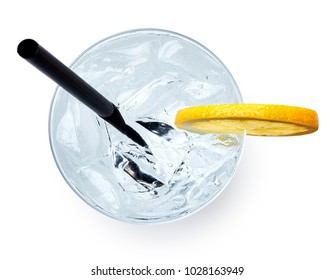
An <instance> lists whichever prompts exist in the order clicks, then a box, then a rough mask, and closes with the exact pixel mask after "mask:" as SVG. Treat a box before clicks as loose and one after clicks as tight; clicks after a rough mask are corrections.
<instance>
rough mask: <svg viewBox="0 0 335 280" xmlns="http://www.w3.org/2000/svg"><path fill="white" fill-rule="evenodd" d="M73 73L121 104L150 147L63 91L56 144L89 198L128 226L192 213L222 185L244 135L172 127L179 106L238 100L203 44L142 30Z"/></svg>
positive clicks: (54, 121) (93, 52)
mask: <svg viewBox="0 0 335 280" xmlns="http://www.w3.org/2000/svg"><path fill="white" fill-rule="evenodd" d="M72 69H74V70H75V72H77V73H78V74H79V75H80V76H81V77H82V78H83V79H84V80H86V81H87V82H88V83H90V84H91V85H92V86H93V87H95V88H96V89H97V90H98V91H99V92H100V93H101V94H103V95H105V96H106V97H107V98H108V99H109V100H111V101H112V102H113V103H114V104H115V105H117V106H118V108H119V110H120V112H121V113H122V115H123V117H124V118H125V120H126V122H127V123H128V124H129V125H131V126H132V127H133V128H134V129H135V130H136V131H137V132H138V133H140V135H141V136H142V137H143V139H144V140H145V141H146V143H147V144H148V145H149V148H150V149H149V150H146V149H144V148H143V147H141V146H138V145H136V143H134V142H132V141H131V140H130V139H128V138H127V137H126V136H124V135H122V134H121V133H120V132H118V131H117V130H116V129H115V128H114V127H112V126H111V125H109V124H108V123H105V122H104V121H103V120H102V119H101V118H99V117H97V116H96V114H95V113H93V112H91V111H90V110H89V109H88V108H86V107H85V106H84V105H83V104H81V103H80V102H78V101H77V100H75V99H74V98H73V97H72V96H70V95H68V94H67V93H66V92H65V91H63V90H62V89H58V90H57V93H56V95H55V99H54V102H53V106H52V110H51V117H50V138H51V145H52V148H53V152H54V155H55V159H56V162H57V164H58V166H59V168H60V170H61V172H62V174H63V176H64V177H65V179H66V180H67V182H68V183H69V184H70V186H71V187H72V188H73V189H74V190H75V191H76V192H77V193H78V194H79V195H80V196H81V197H82V198H83V199H84V200H85V201H86V202H87V203H89V204H90V205H91V206H93V207H94V208H95V209H97V210H99V211H101V212H102V213H104V214H106V215H108V216H111V217H113V218H115V219H118V220H122V221H126V222H135V223H136V222H138V223H145V222H149V223H150V222H165V221H171V220H174V219H179V218H181V217H183V216H185V215H188V214H191V213H193V212H195V211H196V210H198V209H200V208H201V207H202V206H204V205H206V204H208V203H209V202H210V201H211V200H212V199H213V198H214V197H216V196H217V195H218V193H220V191H221V190H222V189H223V188H224V187H225V186H226V184H227V183H228V181H229V180H230V178H231V177H232V175H233V173H234V171H235V169H236V165H237V162H238V159H239V155H240V152H241V147H242V142H243V136H241V135H233V134H227V135H214V134H207V135H197V134H193V133H188V132H185V131H182V130H178V129H176V128H175V127H174V118H175V114H176V112H177V111H178V110H179V109H181V108H184V107H187V106H194V105H204V104H213V103H239V102H241V97H240V94H239V92H238V89H237V87H236V85H235V82H234V81H233V79H232V77H231V75H230V74H229V72H228V71H227V69H226V68H225V67H224V66H223V65H222V64H221V62H220V61H218V60H217V59H216V58H215V57H214V56H213V55H212V54H210V53H208V51H207V50H206V49H204V48H203V47H201V46H199V45H196V43H195V42H193V41H191V40H189V39H187V38H184V37H182V36H180V35H177V34H174V33H169V34H168V33H166V32H164V31H151V32H149V31H141V32H137V33H136V32H135V33H129V34H122V35H119V36H116V37H113V38H110V39H109V40H106V41H102V42H100V43H98V44H97V45H95V46H94V47H93V48H91V49H90V50H89V51H88V52H86V53H84V54H83V55H82V56H81V57H80V58H79V59H78V60H77V61H76V62H75V63H74V65H73V66H72Z"/></svg>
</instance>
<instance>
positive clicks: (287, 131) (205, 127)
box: [175, 104, 319, 136]
mask: <svg viewBox="0 0 335 280" xmlns="http://www.w3.org/2000/svg"><path fill="white" fill-rule="evenodd" d="M175 125H176V126H177V127H178V128H181V129H184V130H188V131H191V132H195V133H199V134H205V133H243V131H246V133H247V134H248V135H256V136H290V135H302V134H308V133H312V132H315V131H316V130H317V129H318V127H319V122H318V115H317V113H316V112H315V111H314V110H311V109H307V108H301V107H295V106H286V105H272V104H217V105H206V106H195V107H189V108H185V109H182V110H180V111H178V112H177V115H176V119H175Z"/></svg>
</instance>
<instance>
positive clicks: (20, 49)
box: [17, 39, 38, 59]
mask: <svg viewBox="0 0 335 280" xmlns="http://www.w3.org/2000/svg"><path fill="white" fill-rule="evenodd" d="M37 50H38V43H37V42H36V41H34V40H33V39H25V40H23V41H21V42H20V43H19V45H18V46H17V53H18V54H19V55H20V56H21V57H22V58H25V59H28V58H32V57H33V56H34V55H35V54H36V52H37Z"/></svg>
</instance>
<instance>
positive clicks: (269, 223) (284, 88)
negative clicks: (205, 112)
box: [0, 0, 335, 280]
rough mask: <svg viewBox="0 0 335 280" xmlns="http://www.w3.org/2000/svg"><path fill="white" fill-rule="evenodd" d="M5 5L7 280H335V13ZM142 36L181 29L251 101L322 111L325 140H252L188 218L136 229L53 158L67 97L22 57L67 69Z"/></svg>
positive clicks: (268, 5)
mask: <svg viewBox="0 0 335 280" xmlns="http://www.w3.org/2000/svg"><path fill="white" fill-rule="evenodd" d="M5 3H6V4H5ZM0 5H1V7H0V13H1V15H0V26H1V37H2V38H1V44H0V46H1V67H0V73H1V75H0V77H1V89H2V90H1V99H0V100H1V101H0V106H1V109H0V122H1V138H0V141H1V145H0V149H1V150H0V161H1V170H2V171H1V183H0V184H1V203H0V207H1V208H0V215H1V219H0V221H1V230H0V235H1V238H0V255H1V268H0V278H1V279H6V280H11V279H49V280H53V279H81V280H84V279H113V278H112V277H103V276H100V277H93V276H91V275H90V270H91V269H92V268H94V267H95V266H97V265H99V266H100V267H108V266H115V267H119V268H128V267H132V266H134V267H143V266H145V265H149V266H150V267H152V268H157V267H163V268H175V269H180V270H182V272H183V269H184V267H186V266H244V267H245V273H244V276H242V277H231V278H228V277H222V278H220V277H215V276H208V277H206V278H205V279H257V280H259V279H335V269H334V264H335V255H334V252H335V241H334V238H335V237H334V236H335V229H334V223H335V222H334V220H335V219H334V216H335V203H334V198H335V197H334V196H335V183H334V157H335V152H334V141H335V140H334V137H335V132H334V131H335V126H334V119H335V117H334V114H335V103H334V93H335V75H334V74H335V70H334V69H335V55H334V53H335V41H334V38H335V36H334V34H335V32H334V29H335V16H334V14H335V10H334V8H333V7H334V6H333V5H332V1H324V0H318V1H294V0H291V1H259V0H256V1H238V0H237V1H210V0H208V1H181V0H178V1H175V0H169V1H145V0H142V1H127V0H119V1H99V0H96V1H84V0H83V1H69V0H67V1H64V0H58V1H38V0H30V1H24V0H21V1H20V0H13V1H2V2H1V4H0ZM142 27H153V28H163V29H169V30H173V31H176V32H179V33H182V34H185V35H187V36H189V37H191V38H193V39H195V40H197V41H199V42H201V43H202V44H204V45H205V46H207V47H208V48H209V49H211V50H212V51H213V52H214V53H215V54H216V55H217V56H218V57H219V58H220V59H221V60H222V61H223V62H224V63H225V64H226V65H227V67H228V68H229V70H230V71H231V72H232V74H233V76H234V77H235V79H236V81H237V84H238V85H239V87H240V90H241V93H242V95H243V98H244V101H245V102H250V103H251V102H254V103H257V102H259V103H280V104H288V105H298V106H303V107H309V108H313V109H315V110H317V111H318V114H319V118H320V129H319V131H318V132H317V133H315V134H312V135H307V136H301V137H291V138H252V137H248V138H247V139H246V144H245V148H244V153H243V155H242V160H241V164H240V166H239V168H238V170H237V172H236V174H235V177H234V178H233V180H232V182H231V184H230V185H229V187H228V188H227V189H226V190H225V191H224V192H223V193H222V194H221V196H220V197H219V198H218V199H216V200H215V201H214V202H213V203H212V204H211V205H209V206H208V207H206V208H205V209H203V210H202V211H200V212H198V213H197V214H195V215H193V216H191V217H189V218H187V219H184V220H181V221H178V222H173V223H168V224H161V225H152V226H148V225H144V226H143V225H131V224H126V223H121V222H118V221H115V220H112V219H110V218H108V217H105V216H103V215H102V214H100V213H98V212H96V211H94V210H93V209H91V208H90V207H89V206H87V205H86V204H85V203H84V202H82V201H81V200H80V199H79V198H78V197H77V196H76V195H75V194H74V192H73V191H72V190H71V189H70V188H69V187H68V186H67V184H66V183H65V181H64V180H63V178H62V176H61V175H60V173H59V172H58V169H57V167H56V165H55V163H54V160H53V157H52V154H51V150H50V147H49V140H48V112H49V107H50V103H51V99H52V95H53V92H54V90H55V88H56V86H55V84H54V83H53V82H52V81H51V80H49V79H48V78H46V77H45V76H43V75H42V74H41V73H39V72H38V71H37V70H35V69H33V67H32V66H31V65H29V64H28V63H27V62H25V61H23V60H22V59H21V58H20V57H19V56H18V55H17V53H16V47H17V44H18V43H19V42H20V41H21V40H22V39H25V38H27V37H31V38H34V39H35V40H37V41H38V42H39V43H40V44H41V45H43V46H44V47H45V48H47V49H48V50H49V51H50V52H52V53H53V54H55V55H56V56H57V57H58V58H59V59H60V60H61V61H63V62H64V63H65V64H67V65H69V64H71V62H72V61H73V60H74V59H75V58H76V57H77V56H78V55H79V54H80V53H81V52H82V51H83V50H85V49H86V48H87V47H89V46H90V45H92V44H93V43H95V42H96V41H98V40H100V39H103V38H105V37H107V36H109V35H112V34H115V33H118V32H121V31H125V30H128V29H134V28H142ZM114 278H115V277H114ZM151 278H152V279H184V278H185V279H191V278H192V277H190V276H188V277H187V276H184V275H183V273H179V274H178V276H175V277H165V278H163V277H162V278H158V277H157V278H156V277H151ZM201 278H203V277H201ZM116 279H127V278H126V277H119V278H116ZM131 279H140V278H138V277H137V278H135V277H133V278H131ZM143 279H144V278H143ZM146 279H147V278H146ZM197 279H200V278H199V277H197Z"/></svg>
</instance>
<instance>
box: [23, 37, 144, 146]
mask: <svg viewBox="0 0 335 280" xmlns="http://www.w3.org/2000/svg"><path fill="white" fill-rule="evenodd" d="M17 52H18V54H19V55H20V56H21V57H22V58H24V59H25V60H27V61H28V62H29V63H31V64H32V65H33V66H35V67H36V68H37V69H39V70H40V71H41V72H43V73H44V74H45V75H47V76H48V77H49V78H51V79H52V80H53V81H55V82H56V83H57V84H58V85H59V86H60V87H62V88H63V89H65V90H66V91H67V92H68V93H70V94H72V95H73V96H74V97H75V98H77V99H78V100H80V101H81V102H82V103H84V104H85V105H86V106H88V107H89V108H91V109H92V110H93V111H94V112H96V113H97V114H98V115H99V116H100V117H101V118H103V119H104V120H105V121H106V122H108V123H110V124H111V125H113V126H114V127H115V128H116V129H118V130H119V131H120V132H121V133H123V134H125V135H126V136H128V137H129V138H130V139H132V140H133V141H135V142H136V143H138V144H139V145H141V146H143V147H147V144H146V143H145V141H144V140H143V138H142V137H141V136H140V135H139V134H138V133H137V132H136V131H135V130H134V129H133V128H131V127H130V126H128V125H127V124H126V123H125V121H124V119H123V117H122V115H121V113H120V112H119V110H118V109H117V108H116V107H115V106H114V104H113V103H111V102H110V101H109V100H108V99H106V98H105V97H104V96H102V95H101V94H100V93H99V92H97V91H96V90H95V89H94V88H93V87H91V86H90V85H89V84H88V83H86V82H85V81H84V80H83V79H82V78H80V77H79V76H78V75H77V74H76V73H74V72H73V71H72V70H71V69H70V68H68V67H67V66H65V65H64V64H63V63H62V62H60V61H59V60H58V59H57V58H56V57H54V56H53V55H52V54H51V53H49V52H48V51H47V50H45V49H44V48H43V47H42V46H40V45H39V44H38V43H37V42H36V41H34V40H32V39H26V40H23V41H22V42H21V43H20V44H19V45H18V47H17Z"/></svg>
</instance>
